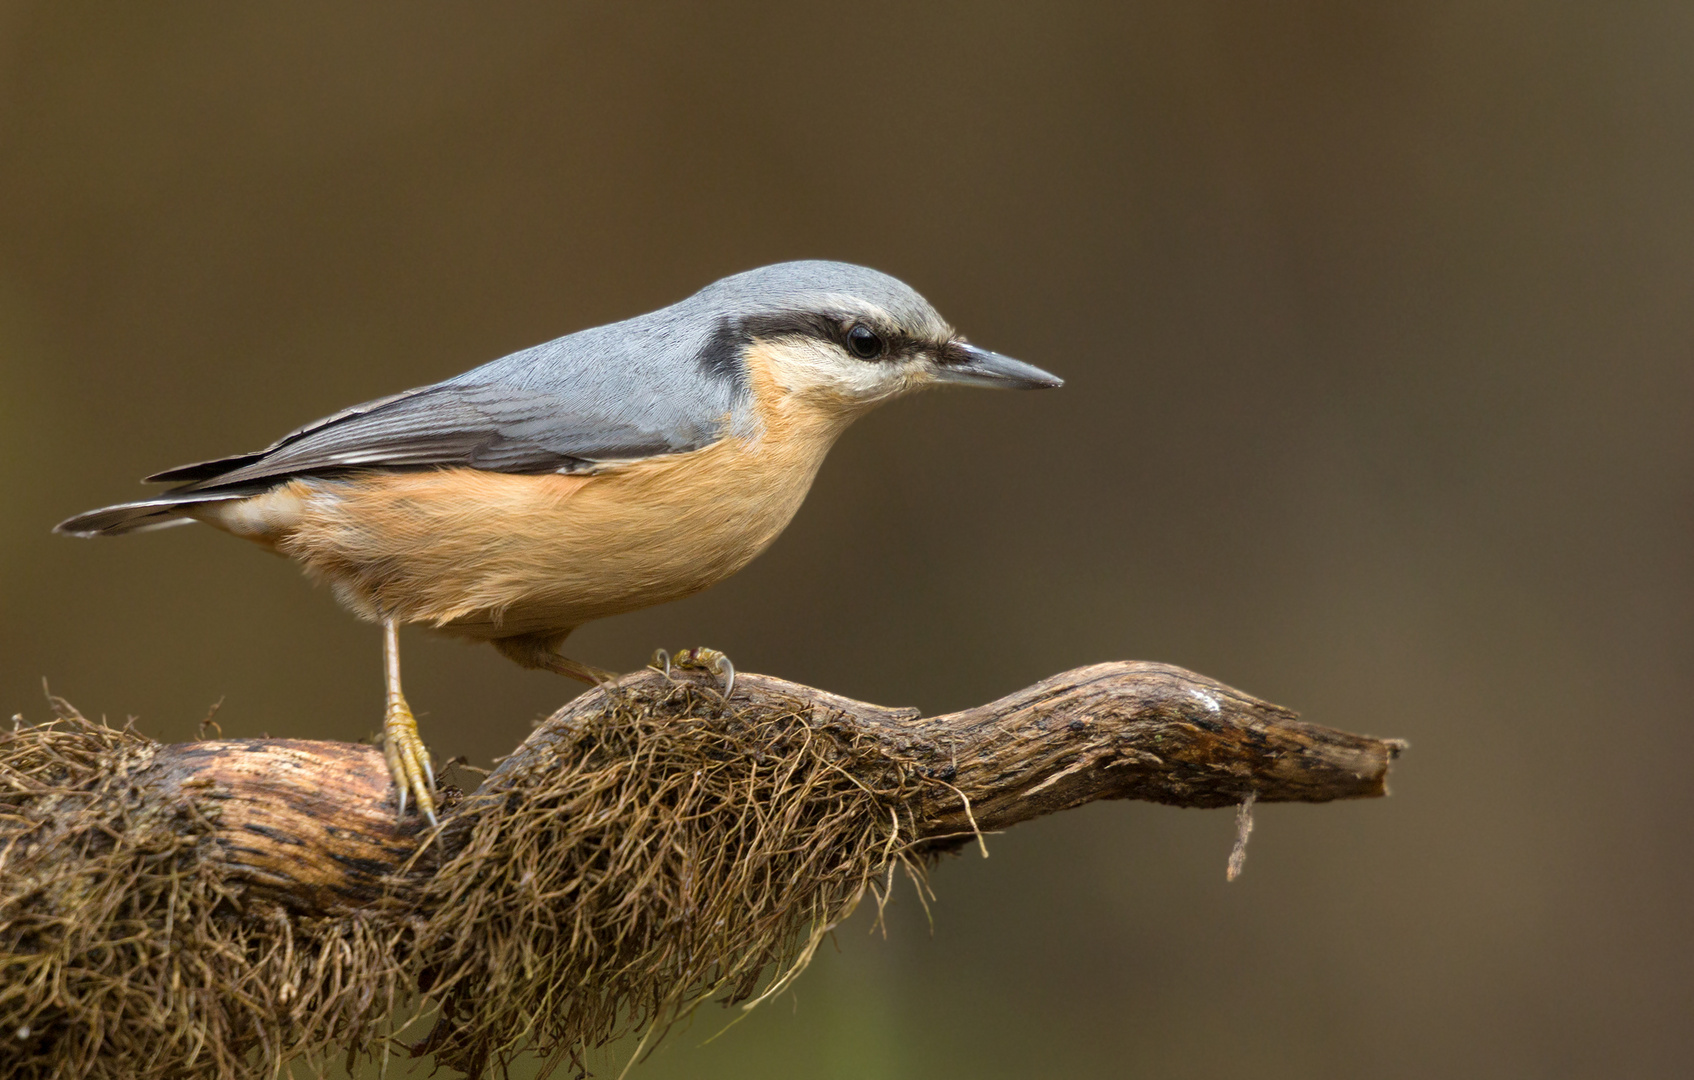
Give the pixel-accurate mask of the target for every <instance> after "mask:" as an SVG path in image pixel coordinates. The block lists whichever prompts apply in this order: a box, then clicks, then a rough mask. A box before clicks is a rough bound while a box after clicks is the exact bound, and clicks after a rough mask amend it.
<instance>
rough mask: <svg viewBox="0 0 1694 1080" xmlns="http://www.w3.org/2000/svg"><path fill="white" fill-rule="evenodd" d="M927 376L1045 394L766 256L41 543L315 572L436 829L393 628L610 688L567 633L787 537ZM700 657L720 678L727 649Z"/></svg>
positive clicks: (995, 360)
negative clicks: (857, 434)
mask: <svg viewBox="0 0 1694 1080" xmlns="http://www.w3.org/2000/svg"><path fill="white" fill-rule="evenodd" d="M940 383H962V384H966V385H972V386H997V387H1014V388H1019V389H1033V388H1037V387H1055V386H1058V385H1060V380H1059V379H1057V378H1055V377H1054V376H1052V375H1049V374H1048V373H1047V372H1045V371H1042V370H1041V369H1039V368H1036V367H1032V366H1030V365H1029V364H1025V363H1022V362H1020V361H1017V360H1013V359H1011V358H1010V357H1006V356H1001V355H999V354H998V353H993V352H989V351H987V350H986V349H980V348H978V347H977V346H975V345H971V344H967V343H966V341H965V339H964V338H962V337H960V336H959V335H958V334H956V333H955V332H954V331H953V328H952V327H951V326H949V325H948V324H947V323H946V322H944V321H943V320H942V318H941V316H940V315H938V314H937V313H936V311H935V309H934V308H932V307H931V306H930V305H929V303H928V302H927V301H925V300H924V299H923V297H921V296H919V295H918V294H917V293H916V292H914V291H913V290H912V289H911V288H910V287H908V286H907V285H905V284H903V283H902V282H900V281H897V280H895V279H894V278H892V277H889V276H887V275H886V274H881V273H878V272H876V271H874V270H868V269H865V268H864V267H859V266H850V265H848V264H845V263H837V262H790V263H781V264H779V265H776V266H767V267H765V268H763V269H760V270H751V271H748V272H747V273H743V274H737V275H735V276H733V277H728V278H724V279H723V280H722V281H719V282H717V283H716V284H714V285H709V286H707V287H706V288H704V289H702V290H701V291H699V292H698V293H695V294H694V295H693V296H691V297H689V298H688V299H686V300H684V301H682V302H681V303H678V304H673V305H672V306H670V307H667V308H664V309H662V310H659V311H655V312H653V313H652V314H649V315H642V316H640V317H638V318H634V319H630V320H627V321H625V322H620V323H613V324H612V325H610V326H601V327H597V328H595V329H592V330H583V331H580V332H579V333H575V334H570V335H568V336H566V337H562V338H559V339H558V340H556V341H551V342H548V343H547V344H545V345H537V346H535V347H534V348H532V349H525V350H524V351H522V352H518V353H513V354H512V355H510V356H507V357H505V358H503V359H500V360H495V361H494V362H492V363H489V364H484V365H483V366H482V367H479V368H476V369H474V370H472V371H468V372H466V373H465V374H463V375H460V376H457V377H456V378H452V379H448V380H447V381H445V382H439V383H435V384H434V385H432V386H424V387H420V388H418V389H415V390H408V391H406V392H405V393H401V394H395V395H394V396H392V397H386V398H380V399H378V400H376V401H371V402H367V403H366V404H363V405H356V406H354V407H353V408H351V409H347V410H345V411H343V412H339V413H336V414H335V415H334V416H330V417H327V418H325V419H323V420H319V421H318V422H317V423H314V424H308V425H307V426H306V427H303V428H301V429H299V430H298V431H295V432H293V433H292V434H289V435H286V436H284V437H283V438H282V439H280V440H278V441H277V442H275V443H273V444H272V445H271V446H269V447H267V448H266V449H264V450H260V451H258V452H257V453H252V454H241V455H237V456H235V457H227V458H219V459H217V460H215V461H207V462H202V463H200V464H197V465H184V466H182V467H181V468H176V469H170V470H167V471H165V472H162V473H156V474H155V475H153V476H150V477H148V478H147V479H148V481H149V482H163V483H172V484H175V485H177V486H175V487H172V488H170V489H169V490H168V491H166V492H164V493H163V494H161V495H159V496H158V497H157V498H152V499H147V500H144V501H142V502H134V503H124V504H122V505H119V506H110V507H106V508H105V509H102V510H93V511H90V512H88V513H86V514H79V515H77V516H76V517H73V518H71V519H70V520H68V521H65V522H63V523H61V524H60V525H59V526H58V527H57V529H56V531H57V532H61V533H69V534H71V535H74V536H116V535H120V534H122V533H129V532H139V531H142V530H145V529H155V528H163V527H166V526H170V525H183V524H188V523H190V522H193V521H203V522H206V523H207V524H209V525H215V526H217V527H218V528H220V529H223V530H225V531H226V532H230V533H233V534H234V535H236V536H241V537H246V538H247V539H250V540H254V541H257V542H258V543H260V544H263V545H264V546H266V547H268V548H270V549H272V550H273V551H277V552H280V553H281V554H284V555H288V556H291V557H293V558H295V559H298V560H299V561H300V562H301V563H303V564H304V565H305V567H306V570H307V572H308V573H309V574H311V575H312V576H313V577H316V578H321V579H323V580H325V581H327V582H329V584H330V587H331V589H332V590H333V591H334V593H335V596H336V598H337V599H339V600H340V601H341V602H342V603H343V604H345V605H346V606H347V607H349V608H351V609H352V610H353V612H354V613H355V614H357V615H359V616H360V617H362V618H365V619H368V620H370V621H372V622H378V623H381V624H382V630H383V655H384V660H385V669H386V676H387V687H388V698H387V709H386V714H385V717H384V720H383V743H384V751H385V754H386V757H387V761H388V767H389V770H390V772H391V773H392V774H393V776H394V783H395V787H396V789H397V790H398V792H399V809H400V813H401V814H404V813H405V811H406V801H407V795H408V793H410V794H411V795H412V796H414V797H415V798H416V800H417V804H418V808H419V809H420V810H421V811H422V812H423V813H424V815H425V816H426V817H428V818H429V820H430V821H431V822H432V823H433V822H434V821H435V811H434V808H435V801H434V797H433V795H432V791H433V788H434V776H433V771H432V769H431V768H430V762H429V754H428V752H427V751H426V750H425V749H424V745H423V741H422V739H421V737H420V736H419V733H418V725H417V721H416V719H414V718H413V716H412V711H411V709H410V707H409V706H408V705H407V704H406V699H405V697H404V696H403V695H402V694H401V691H400V650H399V637H398V632H397V630H398V627H399V624H400V623H403V622H408V623H409V622H421V623H428V624H429V625H431V626H432V627H434V628H435V629H437V630H441V631H444V632H446V633H449V634H455V635H459V636H462V637H468V638H474V639H481V640H485V641H490V642H492V643H493V644H494V646H495V648H497V649H499V650H500V651H501V652H502V653H504V654H506V655H507V656H508V657H510V658H511V659H513V660H515V661H517V662H518V663H519V664H522V665H523V666H525V667H530V668H546V669H548V670H550V671H556V672H558V673H560V674H561V675H569V676H571V677H572V678H576V679H580V680H583V681H584V682H597V681H602V680H606V679H610V678H612V677H613V676H612V674H611V673H610V672H605V671H601V670H599V669H597V668H592V667H589V666H588V665H586V664H582V663H578V662H577V661H575V660H571V659H569V658H567V657H565V656H562V655H561V654H560V653H559V652H558V648H559V646H560V645H561V644H562V643H563V642H564V640H565V638H566V637H567V636H569V635H570V633H571V631H572V630H574V629H576V628H577V627H578V626H581V625H582V624H583V623H585V622H588V621H589V620H590V619H599V618H603V617H605V616H607V615H616V614H619V613H621V612H625V611H634V610H636V609H637V608H643V607H647V606H649V605H652V604H659V603H663V602H665V601H667V600H676V599H680V598H681V597H684V596H688V595H690V594H692V593H696V592H699V591H700V590H701V589H704V588H706V587H707V586H709V585H713V584H715V583H717V582H719V581H721V580H723V579H724V578H726V577H728V576H729V575H730V574H733V573H735V572H736V571H737V570H739V569H741V568H742V567H743V566H745V565H747V563H748V561H749V560H751V559H752V558H753V556H755V555H757V554H758V553H759V552H761V551H763V550H764V549H765V547H766V546H767V545H769V544H770V542H771V541H772V540H774V539H775V538H776V536H777V534H778V533H780V532H781V531H782V530H783V528H784V527H786V526H787V525H788V522H789V520H790V519H791V518H793V516H794V513H795V511H796V510H798V509H799V506H800V503H801V501H802V500H803V499H804V498H805V497H806V492H807V490H808V489H809V488H810V487H811V485H812V478H813V477H814V476H815V475H816V474H817V471H818V467H819V465H821V464H822V462H823V458H824V454H825V453H826V452H827V451H828V450H829V448H830V445H831V444H832V443H834V442H835V439H836V437H837V436H839V435H840V434H841V432H842V431H843V430H844V429H845V428H846V427H847V425H848V424H850V423H851V422H852V421H853V420H854V419H855V418H857V417H858V416H860V415H861V414H863V413H864V412H866V411H868V410H869V409H870V408H872V407H873V406H875V405H878V404H880V403H881V402H884V401H888V400H890V399H891V398H895V397H898V396H900V395H902V394H906V393H909V392H911V391H913V390H917V389H920V388H921V387H924V386H929V385H932V384H940ZM696 652H697V654H699V655H697V656H696V657H695V659H696V660H698V659H700V658H701V657H704V659H705V661H706V662H707V663H708V664H711V665H712V666H714V667H715V669H716V670H717V671H718V672H719V674H720V675H723V676H724V677H725V678H726V680H728V681H729V683H730V685H731V686H732V685H733V682H732V680H733V677H734V669H733V668H731V667H730V666H729V665H728V663H727V661H726V660H724V659H723V658H722V656H721V654H718V653H715V652H712V651H710V650H697V651H696ZM726 691H727V687H726Z"/></svg>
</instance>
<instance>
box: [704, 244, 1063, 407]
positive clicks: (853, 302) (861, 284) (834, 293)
mask: <svg viewBox="0 0 1694 1080" xmlns="http://www.w3.org/2000/svg"><path fill="white" fill-rule="evenodd" d="M694 300H695V301H696V302H701V303H702V307H703V308H705V309H706V310H709V311H712V312H713V313H714V315H715V318H716V319H717V323H716V329H715V331H714V334H713V337H712V341H711V344H710V345H709V346H708V347H707V349H706V350H704V351H703V352H702V353H701V362H702V363H704V364H706V365H708V366H714V365H715V366H717V367H718V368H719V370H721V371H722V372H724V373H726V374H727V373H730V372H732V371H733V372H735V373H736V374H745V375H747V376H750V377H751V379H752V381H753V382H754V383H755V384H758V383H759V382H761V381H765V382H767V383H768V384H769V385H770V386H771V387H772V388H773V389H775V390H776V391H777V392H779V393H781V394H782V395H784V397H786V398H787V399H789V400H792V401H796V402H802V403H805V404H806V405H808V406H811V407H814V408H818V409H822V410H826V411H828V412H831V413H835V414H838V415H840V416H841V417H842V418H844V419H850V418H851V417H852V416H855V415H857V414H858V413H860V412H862V411H864V410H865V409H867V408H869V407H871V406H873V405H876V404H879V403H881V402H884V401H888V400H890V399H892V398H895V397H898V396H900V395H902V394H906V393H910V392H911V391H914V390H919V389H922V388H923V387H926V386H935V385H945V384H955V385H963V386H987V387H999V388H1002V389H1011V390H1034V389H1043V388H1051V387H1056V386H1060V385H1062V383H1063V380H1061V379H1059V378H1058V377H1057V376H1055V375H1050V374H1048V373H1047V372H1045V371H1042V370H1041V369H1040V368H1038V367H1034V366H1033V365H1030V364H1026V363H1023V362H1022V361H1020V360H1013V359H1012V358H1011V357H1009V356H1002V355H1000V354H999V353H996V352H990V351H989V350H987V349H983V348H979V347H977V346H975V345H972V344H970V343H968V342H967V341H966V340H965V339H964V338H963V337H962V336H960V335H959V334H958V333H957V332H955V331H954V329H953V328H952V326H950V325H948V323H947V321H946V320H944V319H943V318H942V317H941V316H940V314H939V313H938V312H936V310H935V308H933V307H931V306H930V304H929V302H928V301H927V300H925V299H924V298H923V297H922V296H919V295H918V294H917V292H916V291H914V290H913V289H912V288H911V287H910V286H908V285H906V284H905V283H904V282H901V281H899V280H897V279H895V278H892V277H889V276H888V275H887V274H882V273H878V272H877V271H875V270H869V269H866V268H864V267H862V266H853V265H850V264H848V263H838V262H790V263H779V264H777V265H775V266H767V267H764V268H762V269H759V270H751V271H748V272H747V273H744V274H737V275H735V276H734V277H729V278H725V279H723V280H722V281H719V282H717V283H716V284H714V285H711V286H709V287H708V288H707V289H705V290H703V291H702V292H701V293H699V294H698V295H697V296H696V297H695V298H694Z"/></svg>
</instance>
